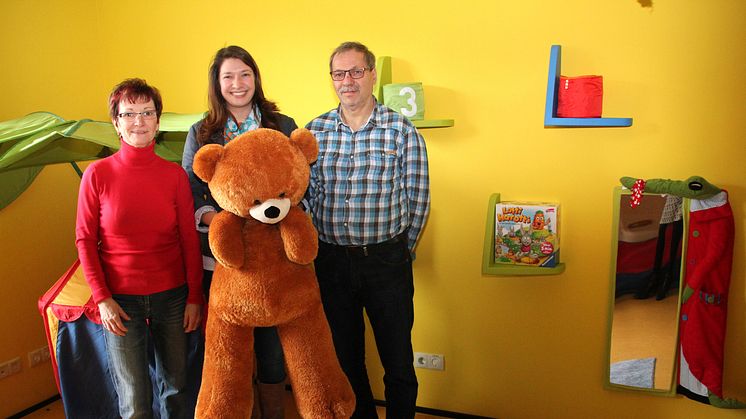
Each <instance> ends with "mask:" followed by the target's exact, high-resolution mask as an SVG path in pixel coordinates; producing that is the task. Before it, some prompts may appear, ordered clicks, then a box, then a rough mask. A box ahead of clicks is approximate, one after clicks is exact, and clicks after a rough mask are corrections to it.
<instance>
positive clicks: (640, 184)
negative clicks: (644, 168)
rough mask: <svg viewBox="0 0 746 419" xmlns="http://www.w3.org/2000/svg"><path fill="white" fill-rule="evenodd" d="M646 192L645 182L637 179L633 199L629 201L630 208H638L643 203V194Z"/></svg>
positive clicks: (633, 187)
mask: <svg viewBox="0 0 746 419" xmlns="http://www.w3.org/2000/svg"><path fill="white" fill-rule="evenodd" d="M643 192H645V181H644V180H642V179H637V180H636V181H635V184H634V185H632V197H631V198H630V199H629V206H630V207H632V208H636V207H637V206H638V205H640V202H642V193H643Z"/></svg>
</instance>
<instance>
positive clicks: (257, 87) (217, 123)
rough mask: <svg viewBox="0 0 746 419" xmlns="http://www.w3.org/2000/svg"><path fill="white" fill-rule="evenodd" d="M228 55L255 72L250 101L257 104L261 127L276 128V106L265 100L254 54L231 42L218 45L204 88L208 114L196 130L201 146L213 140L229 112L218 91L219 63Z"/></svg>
mask: <svg viewBox="0 0 746 419" xmlns="http://www.w3.org/2000/svg"><path fill="white" fill-rule="evenodd" d="M228 58H237V59H239V60H241V61H243V63H244V64H246V65H247V66H249V67H251V70H252V71H253V72H254V97H253V98H252V99H251V102H252V103H253V104H255V105H256V106H258V107H259V110H260V111H261V113H262V120H261V124H262V127H264V128H272V129H278V117H277V114H278V112H279V108H278V107H277V105H276V104H275V103H274V102H272V101H270V100H267V98H265V97H264V90H262V77H261V76H260V75H259V67H258V66H257V65H256V61H254V57H252V56H251V54H249V53H248V51H246V50H245V49H243V48H241V47H239V46H236V45H231V46H228V47H225V48H221V49H219V50H218V52H217V53H216V54H215V58H214V59H213V60H212V64H211V65H210V72H209V73H208V89H207V101H208V109H207V115H206V116H205V120H204V122H202V126H200V128H199V132H198V133H197V142H199V144H200V146H202V145H205V144H208V143H211V142H213V141H212V140H211V139H210V137H211V136H212V135H213V134H214V133H216V132H218V131H222V130H223V128H224V127H225V123H226V121H228V117H229V116H231V113H230V111H228V107H227V105H226V101H225V98H224V97H223V94H222V93H221V92H220V79H219V77H220V66H222V65H223V61H225V60H226V59H228Z"/></svg>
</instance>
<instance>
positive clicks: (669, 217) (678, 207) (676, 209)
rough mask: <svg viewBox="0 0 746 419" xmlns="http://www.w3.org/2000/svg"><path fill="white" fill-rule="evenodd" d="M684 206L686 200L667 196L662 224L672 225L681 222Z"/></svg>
mask: <svg viewBox="0 0 746 419" xmlns="http://www.w3.org/2000/svg"><path fill="white" fill-rule="evenodd" d="M683 204H684V198H682V197H680V196H673V195H666V205H665V206H664V207H663V213H662V214H661V221H660V224H671V223H673V222H676V221H679V220H680V219H681V217H682V216H683V212H682V205H683Z"/></svg>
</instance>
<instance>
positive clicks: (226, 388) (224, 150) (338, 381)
mask: <svg viewBox="0 0 746 419" xmlns="http://www.w3.org/2000/svg"><path fill="white" fill-rule="evenodd" d="M317 154H318V143H317V142H316V139H315V138H314V136H313V134H311V132H310V131H308V130H306V129H297V130H295V131H294V132H293V133H292V134H291V136H290V138H289V139H288V137H286V136H285V135H284V134H282V133H281V132H279V131H275V130H270V129H257V130H255V131H251V132H248V133H246V134H243V135H241V136H239V137H237V138H236V139H234V140H232V141H231V142H229V143H228V144H227V145H226V146H225V147H222V146H220V145H217V144H210V145H206V146H204V147H202V148H201V149H200V150H199V152H198V153H197V154H196V156H195V158H194V173H195V174H196V175H197V176H199V177H200V178H201V179H203V180H205V181H206V182H208V184H209V187H210V192H211V193H212V195H213V197H214V198H215V200H216V201H217V202H218V204H220V206H221V207H222V208H223V211H222V212H220V213H219V214H218V215H216V216H215V218H214V219H213V221H212V224H211V225H210V235H209V238H210V248H211V249H212V252H213V254H214V255H215V258H216V259H217V261H218V262H219V263H218V265H217V266H216V269H215V275H214V277H213V281H212V286H211V288H210V303H209V313H208V318H207V326H206V332H205V333H206V338H205V339H206V341H205V363H204V370H203V373H202V388H201V390H200V393H199V397H198V399H197V411H196V417H198V418H210V419H213V418H248V417H249V416H250V415H251V409H252V403H253V398H252V375H253V368H254V364H253V362H254V350H253V348H254V334H253V330H254V327H257V326H277V331H278V333H279V335H280V341H281V342H282V347H283V351H284V353H285V361H286V365H287V370H288V375H289V377H290V383H291V385H292V387H293V392H294V393H295V398H296V403H297V406H298V411H299V412H300V414H301V415H302V416H303V417H304V418H314V419H318V418H349V417H350V416H351V415H352V412H353V410H354V406H355V396H354V393H353V392H352V388H351V387H350V384H349V382H348V381H347V377H346V376H345V375H344V373H343V372H342V369H341V368H340V366H339V361H337V357H336V354H335V352H334V346H333V344H332V338H331V332H330V330H329V325H328V323H327V321H326V317H325V315H324V311H323V308H322V305H321V297H320V295H319V287H318V283H317V281H316V276H315V273H314V269H313V266H312V265H311V262H313V260H314V258H315V257H316V253H317V251H318V241H317V233H316V230H315V229H314V227H313V224H311V220H310V218H309V217H308V216H307V215H306V214H305V213H304V212H303V210H301V209H300V207H298V203H299V202H300V201H301V199H302V198H303V194H304V193H305V190H306V187H307V186H308V179H309V172H310V169H309V165H310V164H311V163H313V162H314V161H315V160H316V156H317Z"/></svg>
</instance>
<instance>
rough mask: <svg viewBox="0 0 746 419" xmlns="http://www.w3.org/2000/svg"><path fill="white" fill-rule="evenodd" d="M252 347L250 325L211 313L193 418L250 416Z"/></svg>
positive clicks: (252, 338) (251, 404)
mask: <svg viewBox="0 0 746 419" xmlns="http://www.w3.org/2000/svg"><path fill="white" fill-rule="evenodd" d="M253 348H254V334H253V328H251V327H239V326H236V325H233V324H230V323H227V322H225V321H223V320H221V319H220V318H219V316H218V315H217V314H216V313H210V315H209V316H208V317H207V326H206V327H205V361H204V366H203V367H202V386H201V388H200V391H199V396H198V397H197V408H196V412H195V417H196V418H210V419H214V418H248V417H250V416H251V408H252V406H253V402H254V398H253V397H252V391H253V390H252V382H251V379H252V376H253V375H254V371H253V368H254V362H253V361H254V349H253Z"/></svg>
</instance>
